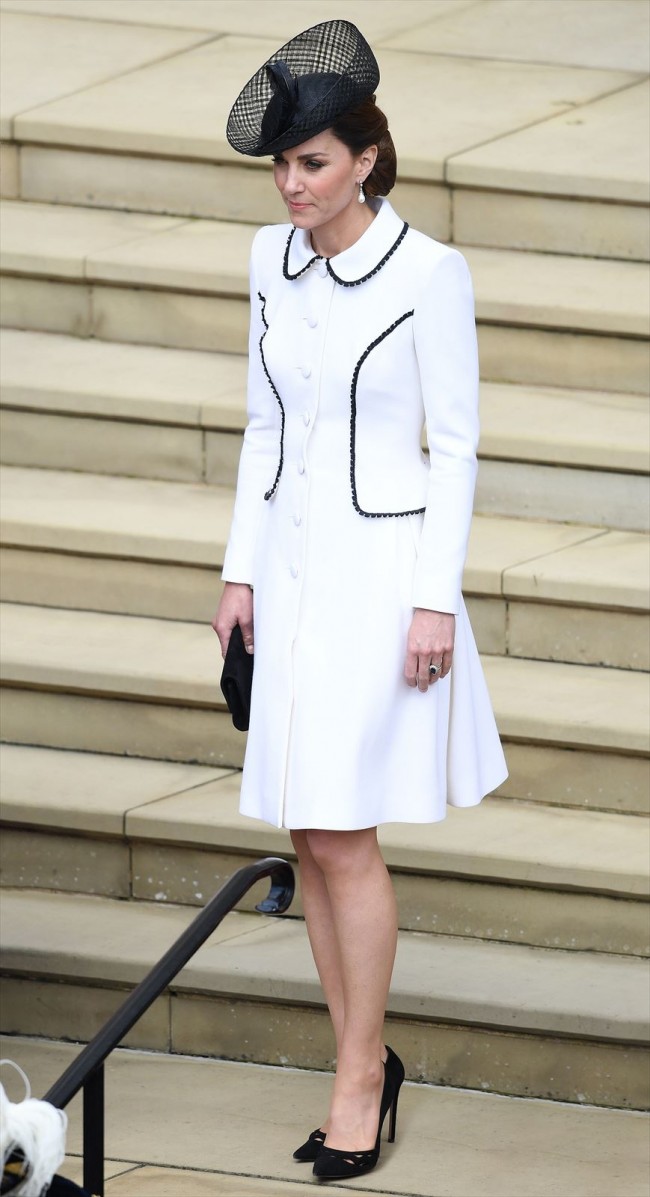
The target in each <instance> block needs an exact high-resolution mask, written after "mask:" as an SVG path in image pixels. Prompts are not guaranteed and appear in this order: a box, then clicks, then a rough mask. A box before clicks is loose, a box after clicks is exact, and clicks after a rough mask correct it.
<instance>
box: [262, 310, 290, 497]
mask: <svg viewBox="0 0 650 1197" xmlns="http://www.w3.org/2000/svg"><path fill="white" fill-rule="evenodd" d="M257 298H258V299H259V301H260V303H261V305H262V311H261V316H262V322H263V324H264V332H263V333H262V335H261V337H260V357H261V359H262V369H263V371H264V373H265V374H266V380H267V382H268V384H269V386H270V388H271V390H272V391H273V394H274V395H275V397H276V399H277V401H278V403H279V405H280V412H281V415H282V423H281V426H280V461H279V463H278V469H277V473H276V475H275V481H274V483H273V486H272V487H271V489H270V490H267V492H266V494H265V495H264V498H265V499H270V498H271V496H272V495H274V494H275V492H276V490H277V487H278V482H279V481H280V474H281V473H282V466H283V465H284V421H285V415H284V404H283V402H282V400H281V398H280V396H279V395H278V392H277V391H276V389H275V384H274V382H273V379H272V378H271V375H270V374H269V372H268V369H267V366H266V360H265V358H264V338H265V336H266V334H267V332H268V331H269V326H268V324H267V321H266V315H265V311H266V299H265V297H264V296H263V295H262V292H261V291H258V292H257Z"/></svg>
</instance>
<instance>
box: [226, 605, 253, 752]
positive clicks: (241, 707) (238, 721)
mask: <svg viewBox="0 0 650 1197" xmlns="http://www.w3.org/2000/svg"><path fill="white" fill-rule="evenodd" d="M252 687H253V653H247V652H246V649H245V647H244V638H243V636H242V634H241V628H240V626H239V624H238V623H236V624H235V626H234V628H233V630H232V632H231V633H230V640H229V642H228V648H227V649H226V659H225V661H224V664H223V673H222V674H221V692H222V694H223V696H224V698H225V700H226V702H227V704H228V710H229V711H230V714H231V715H232V721H233V723H234V725H235V727H236V728H237V731H248V724H249V720H250V714H251V690H252Z"/></svg>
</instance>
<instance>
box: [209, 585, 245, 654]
mask: <svg viewBox="0 0 650 1197" xmlns="http://www.w3.org/2000/svg"><path fill="white" fill-rule="evenodd" d="M236 623H238V624H239V626H240V627H241V634H242V637H243V640H244V645H245V648H246V652H249V653H252V651H253V591H252V590H251V588H250V586H248V585H247V584H246V583H245V582H226V583H225V585H224V588H223V594H222V596H221V602H220V603H219V606H218V608H217V613H216V615H215V617H214V619H213V620H212V627H213V628H214V630H215V632H216V633H217V636H218V637H219V643H220V645H221V656H222V657H225V655H226V649H227V648H228V642H229V640H230V636H231V633H232V630H233V628H234V626H235V624H236Z"/></svg>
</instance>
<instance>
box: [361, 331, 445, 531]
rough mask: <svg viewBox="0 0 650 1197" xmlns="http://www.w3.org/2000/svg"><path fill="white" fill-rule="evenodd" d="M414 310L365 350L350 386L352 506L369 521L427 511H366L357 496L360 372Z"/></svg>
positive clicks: (421, 508)
mask: <svg viewBox="0 0 650 1197" xmlns="http://www.w3.org/2000/svg"><path fill="white" fill-rule="evenodd" d="M414 310H415V309H414V308H412V309H411V311H410V312H404V315H403V316H399V317H398V319H397V320H394V321H393V323H392V324H391V325H390V327H389V328H387V329H385V331H384V332H383V333H380V335H379V336H378V337H376V338H375V340H374V341H373V342H372V343H371V344H370V345H369V346H368V348H367V349H364V351H363V353H362V354H361V357H360V358H359V360H358V362H357V364H356V366H355V367H354V374H353V375H352V385H351V386H350V486H351V489H352V505H353V507H354V509H355V511H358V513H359V515H365V516H367V517H368V519H389V518H391V517H397V516H403V515H422V513H423V512H424V511H425V510H426V508H425V507H413V508H412V509H411V510H410V511H364V509H363V507H362V506H361V505H360V503H359V499H358V496H357V480H356V441H357V428H356V424H357V383H358V381H359V372H360V370H361V367H362V365H363V363H364V362H365V360H366V358H367V357H368V355H369V354H370V353H372V351H373V349H376V348H377V346H378V345H380V344H381V342H382V341H384V340H385V339H386V337H388V336H390V334H391V333H392V332H394V330H395V329H396V328H398V327H399V325H400V324H403V323H404V321H405V320H408V319H409V318H410V317H411V316H412V315H413V312H414Z"/></svg>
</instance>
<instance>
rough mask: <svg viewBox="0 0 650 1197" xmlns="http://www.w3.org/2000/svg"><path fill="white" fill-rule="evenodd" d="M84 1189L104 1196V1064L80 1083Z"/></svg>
mask: <svg viewBox="0 0 650 1197" xmlns="http://www.w3.org/2000/svg"><path fill="white" fill-rule="evenodd" d="M83 1144H84V1180H83V1184H84V1189H87V1190H88V1192H89V1193H92V1195H93V1197H104V1065H103V1064H100V1065H99V1066H98V1067H97V1068H95V1070H94V1071H93V1072H91V1073H90V1076H89V1077H87V1079H86V1080H85V1081H84V1085H83Z"/></svg>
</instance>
